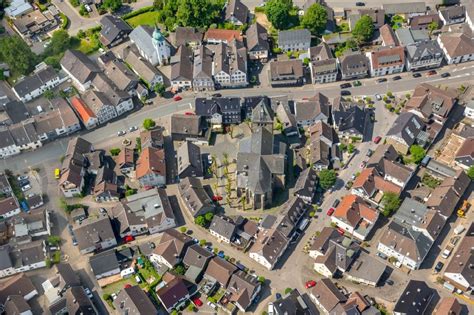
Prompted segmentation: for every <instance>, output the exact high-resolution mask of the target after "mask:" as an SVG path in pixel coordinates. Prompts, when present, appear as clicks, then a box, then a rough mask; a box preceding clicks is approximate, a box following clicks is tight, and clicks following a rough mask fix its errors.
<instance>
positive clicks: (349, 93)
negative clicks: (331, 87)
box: [341, 90, 351, 96]
mask: <svg viewBox="0 0 474 315" xmlns="http://www.w3.org/2000/svg"><path fill="white" fill-rule="evenodd" d="M341 95H342V96H348V95H351V91H349V90H342V91H341Z"/></svg>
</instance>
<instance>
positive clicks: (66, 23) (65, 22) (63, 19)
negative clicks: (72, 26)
mask: <svg viewBox="0 0 474 315" xmlns="http://www.w3.org/2000/svg"><path fill="white" fill-rule="evenodd" d="M59 17H60V18H61V29H63V30H65V29H66V28H67V27H68V26H69V18H68V17H67V16H66V14H64V13H62V12H60V13H59Z"/></svg>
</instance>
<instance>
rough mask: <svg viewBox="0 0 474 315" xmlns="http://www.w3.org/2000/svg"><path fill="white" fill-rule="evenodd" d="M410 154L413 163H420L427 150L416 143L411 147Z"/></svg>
mask: <svg viewBox="0 0 474 315" xmlns="http://www.w3.org/2000/svg"><path fill="white" fill-rule="evenodd" d="M410 156H411V159H412V161H413V163H415V164H420V162H421V161H422V160H423V158H424V157H425V156H426V151H425V149H423V148H422V147H421V146H419V145H417V144H414V145H412V146H411V147H410Z"/></svg>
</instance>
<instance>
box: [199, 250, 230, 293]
mask: <svg viewBox="0 0 474 315" xmlns="http://www.w3.org/2000/svg"><path fill="white" fill-rule="evenodd" d="M236 271H237V267H236V266H235V265H233V264H231V263H230V262H228V261H226V260H224V259H222V258H220V257H213V258H211V260H210V261H209V265H208V266H207V269H206V272H205V275H206V277H210V278H212V279H215V280H217V282H219V283H220V284H221V285H222V286H223V287H224V288H227V284H228V283H229V280H230V278H231V277H232V274H234V273H235V272H236Z"/></svg>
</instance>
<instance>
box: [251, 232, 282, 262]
mask: <svg viewBox="0 0 474 315" xmlns="http://www.w3.org/2000/svg"><path fill="white" fill-rule="evenodd" d="M288 245H289V239H287V238H286V237H285V235H283V233H282V232H280V230H278V229H276V228H272V229H270V230H264V231H261V232H259V233H258V236H257V239H256V240H255V243H254V245H253V246H252V247H251V248H250V251H249V256H250V258H252V259H253V260H255V261H256V262H258V263H259V264H261V265H262V266H264V267H265V268H267V269H268V270H272V269H273V268H274V267H275V265H276V264H277V262H278V261H279V259H280V257H281V256H282V255H283V253H284V252H285V250H286V249H287V248H288Z"/></svg>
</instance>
